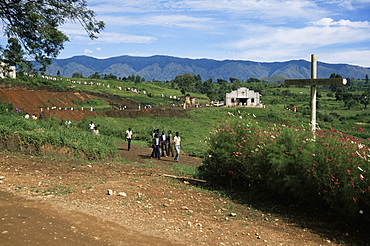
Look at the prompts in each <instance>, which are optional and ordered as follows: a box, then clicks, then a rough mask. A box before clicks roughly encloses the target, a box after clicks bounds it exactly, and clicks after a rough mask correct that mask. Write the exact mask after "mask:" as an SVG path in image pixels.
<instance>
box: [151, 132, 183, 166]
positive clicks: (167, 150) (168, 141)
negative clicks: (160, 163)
mask: <svg viewBox="0 0 370 246" xmlns="http://www.w3.org/2000/svg"><path fill="white" fill-rule="evenodd" d="M174 147H175V151H176V153H174V151H173V150H174ZM180 148H181V137H180V135H179V132H176V134H175V136H173V135H172V131H168V133H167V134H166V132H165V131H162V133H161V134H160V133H159V129H156V130H154V131H153V134H152V149H153V150H152V154H151V155H150V158H158V159H161V152H162V156H164V157H167V156H170V155H171V156H172V157H174V160H175V161H179V157H180Z"/></svg>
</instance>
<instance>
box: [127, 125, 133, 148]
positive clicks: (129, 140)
mask: <svg viewBox="0 0 370 246" xmlns="http://www.w3.org/2000/svg"><path fill="white" fill-rule="evenodd" d="M126 139H127V151H130V149H131V139H132V131H131V128H128V129H127V130H126Z"/></svg>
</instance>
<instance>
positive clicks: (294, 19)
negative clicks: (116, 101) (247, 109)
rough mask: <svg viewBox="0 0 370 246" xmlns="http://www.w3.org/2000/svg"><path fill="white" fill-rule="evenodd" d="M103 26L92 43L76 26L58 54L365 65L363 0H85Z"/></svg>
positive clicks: (368, 47) (367, 35)
mask: <svg viewBox="0 0 370 246" xmlns="http://www.w3.org/2000/svg"><path fill="white" fill-rule="evenodd" d="M87 4H88V6H89V7H90V8H91V9H92V10H94V11H95V13H96V14H97V19H99V20H103V21H104V22H105V23H106V28H105V30H103V31H102V33H101V34H100V35H99V39H97V40H95V41H91V40H89V39H88V37H87V35H86V34H85V32H84V30H83V29H82V28H81V27H80V26H79V24H78V23H68V24H66V25H64V26H62V31H63V32H65V33H66V34H67V35H69V36H70V42H69V43H66V46H65V49H64V50H63V51H62V52H61V54H60V55H59V57H58V58H68V57H72V56H75V55H88V56H92V57H97V58H107V57H113V56H120V55H133V56H152V55H169V56H176V57H186V58H211V59H217V60H225V59H233V60H251V61H258V62H272V61H287V60H293V59H304V60H310V55H311V54H317V59H318V61H322V62H328V63H347V64H353V65H360V66H364V67H370V0H173V1H171V0H168V1H162V0H127V1H124V0H87Z"/></svg>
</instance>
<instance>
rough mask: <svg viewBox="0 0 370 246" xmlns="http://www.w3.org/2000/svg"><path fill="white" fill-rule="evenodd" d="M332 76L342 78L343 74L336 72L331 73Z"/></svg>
mask: <svg viewBox="0 0 370 246" xmlns="http://www.w3.org/2000/svg"><path fill="white" fill-rule="evenodd" d="M330 78H331V79H333V78H340V79H341V78H342V75H340V74H336V73H332V74H330Z"/></svg>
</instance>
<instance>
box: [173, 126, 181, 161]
mask: <svg viewBox="0 0 370 246" xmlns="http://www.w3.org/2000/svg"><path fill="white" fill-rule="evenodd" d="M173 143H174V144H175V150H176V156H175V161H179V157H180V147H181V138H180V136H179V132H176V136H175V137H174V138H173Z"/></svg>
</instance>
